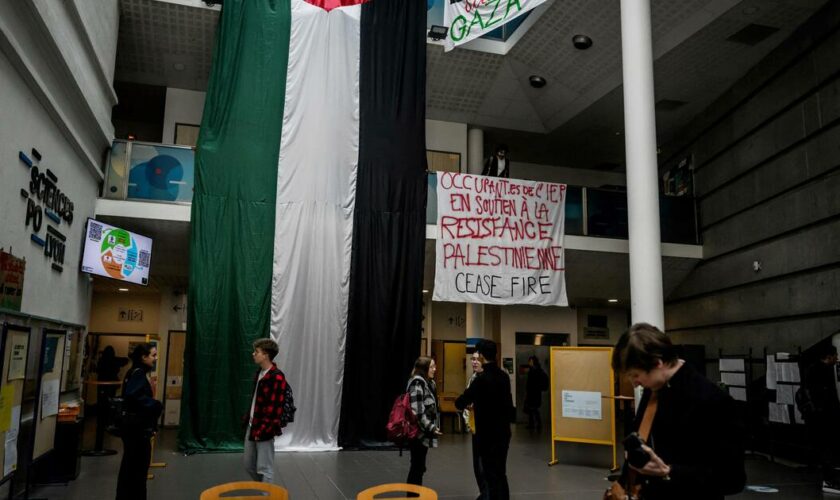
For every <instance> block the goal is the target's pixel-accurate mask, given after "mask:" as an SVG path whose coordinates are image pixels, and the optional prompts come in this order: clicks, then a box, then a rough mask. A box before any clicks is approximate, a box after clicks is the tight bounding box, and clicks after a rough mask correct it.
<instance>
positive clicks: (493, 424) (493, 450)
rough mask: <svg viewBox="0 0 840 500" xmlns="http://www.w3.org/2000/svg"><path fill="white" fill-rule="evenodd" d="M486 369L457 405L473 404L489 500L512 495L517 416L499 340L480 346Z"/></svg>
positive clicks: (479, 452) (478, 350) (476, 441)
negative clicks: (510, 458)
mask: <svg viewBox="0 0 840 500" xmlns="http://www.w3.org/2000/svg"><path fill="white" fill-rule="evenodd" d="M476 351H477V352H478V355H479V361H480V362H481V365H482V372H481V373H480V374H479V375H478V376H477V377H476V378H475V380H474V381H473V382H472V383H471V384H470V386H469V387H467V389H466V390H465V391H464V393H463V394H461V395H460V396H458V399H456V400H455V406H456V407H457V408H458V409H459V410H463V409H464V408H466V407H468V406H469V405H471V404H472V405H473V410H474V411H475V440H474V445H477V446H478V455H479V459H480V462H481V466H482V468H483V471H484V479H485V481H486V482H487V491H486V493H487V498H488V499H489V500H497V499H503V500H507V499H508V498H510V491H509V488H508V481H507V452H508V447H509V446H510V424H511V423H512V422H513V421H514V419H515V417H516V409H515V408H514V406H513V398H512V397H511V395H510V378H509V377H508V374H507V373H505V372H504V371H502V369H501V368H499V366H498V365H497V364H496V343H495V342H493V341H492V340H481V341H480V342H479V343H478V346H476Z"/></svg>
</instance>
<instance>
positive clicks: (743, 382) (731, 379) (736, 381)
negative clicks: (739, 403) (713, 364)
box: [720, 372, 747, 387]
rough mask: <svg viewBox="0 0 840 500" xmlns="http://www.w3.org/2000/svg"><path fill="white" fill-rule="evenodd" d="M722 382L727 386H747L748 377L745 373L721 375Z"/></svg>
mask: <svg viewBox="0 0 840 500" xmlns="http://www.w3.org/2000/svg"><path fill="white" fill-rule="evenodd" d="M720 381H721V382H723V383H724V384H726V385H735V386H738V387H746V386H747V376H746V375H745V374H743V373H726V372H724V373H721V374H720Z"/></svg>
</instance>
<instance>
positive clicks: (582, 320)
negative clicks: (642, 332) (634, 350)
mask: <svg viewBox="0 0 840 500" xmlns="http://www.w3.org/2000/svg"><path fill="white" fill-rule="evenodd" d="M590 314H592V315H600V316H606V317H607V328H608V329H609V338H608V339H606V340H600V339H587V338H584V333H585V332H584V330H585V328H586V322H587V316H589V315H590ZM577 315H578V316H577V318H578V329H577V335H578V337H577V342H576V343H575V345H596V346H604V347H612V346H614V345H615V343H616V342H618V338H619V337H620V336H621V334H622V333H624V331H625V330H627V327H628V326H630V325H629V324H628V319H629V318H628V314H627V311H625V310H623V309H612V308H610V309H607V308H601V309H590V308H579V309H578V310H577Z"/></svg>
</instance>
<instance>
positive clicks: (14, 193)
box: [0, 52, 97, 325]
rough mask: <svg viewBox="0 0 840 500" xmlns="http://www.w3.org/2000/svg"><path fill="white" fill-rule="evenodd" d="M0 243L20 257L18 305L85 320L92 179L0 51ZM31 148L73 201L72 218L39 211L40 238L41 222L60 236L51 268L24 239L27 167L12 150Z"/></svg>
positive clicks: (28, 232)
mask: <svg viewBox="0 0 840 500" xmlns="http://www.w3.org/2000/svg"><path fill="white" fill-rule="evenodd" d="M0 88H2V89H3V90H2V98H0V247H4V248H5V249H6V251H7V252H8V251H9V248H11V249H12V253H13V254H14V255H15V256H16V257H21V258H25V259H26V274H25V280H24V286H23V299H22V304H21V311H22V312H24V313H27V314H32V315H36V316H43V317H47V318H53V319H57V320H61V321H66V322H69V323H76V324H81V325H84V324H86V323H87V316H88V305H89V300H90V283H89V280H88V276H87V275H84V274H82V273H81V272H79V261H80V259H81V252H82V231H83V230H84V224H85V220H86V219H87V217H92V216H93V213H94V204H95V201H96V194H97V180H96V178H95V177H94V176H93V175H91V173H90V171H89V170H88V168H87V167H86V166H85V164H84V162H85V161H84V159H81V158H79V156H78V155H77V154H76V153H75V151H74V149H73V147H72V146H71V145H70V144H68V142H67V141H66V140H65V137H64V135H63V134H62V133H61V132H60V131H59V130H57V128H56V125H55V123H54V122H53V120H52V118H51V117H50V115H49V113H47V111H46V110H45V109H44V108H43V107H42V106H41V105H40V104H39V102H38V100H37V99H36V98H35V96H34V95H33V94H32V92H31V91H30V89H29V87H28V85H27V82H26V81H25V80H24V79H23V78H22V77H21V75H20V74H19V73H18V72H17V71H16V69H15V68H14V67H13V66H12V64H11V63H10V62H9V59H8V57H7V56H6V55H5V53H3V52H0ZM33 147H34V148H36V149H37V150H38V151H39V152H40V153H41V155H42V157H43V161H42V162H41V167H42V168H49V169H50V170H51V171H52V172H53V173H54V174H55V175H56V176H57V177H58V187H59V189H61V191H62V192H63V193H65V194H66V195H67V196H68V197H69V198H70V199H71V200H72V202H73V203H74V210H73V222H72V224H67V223H66V222H65V221H61V223H60V224H55V223H54V222H53V221H51V220H50V219H48V218H47V217H43V222H42V225H41V229H40V231H39V232H38V235H39V237H41V238H46V234H47V226H51V227H54V228H55V229H56V230H58V231H59V232H61V233H62V234H63V235H64V236H65V237H66V238H67V241H66V242H65V245H66V246H65V248H66V249H65V255H64V266H63V267H64V270H63V271H62V272H60V273H59V272H56V271H54V270H53V269H52V268H51V261H50V260H48V258H47V257H45V256H44V249H43V247H40V246H38V245H36V244H34V243H33V242H32V241H31V240H30V235H31V234H32V233H33V227H32V225H31V224H30V225H29V226H27V225H26V224H25V221H26V210H27V202H28V201H27V199H25V198H23V197H22V196H21V195H20V190H21V189H25V190H27V191H28V190H29V181H30V176H31V171H30V169H29V168H28V167H27V166H26V164H24V163H23V162H21V161H20V160H19V159H18V152H20V151H23V152H24V153H25V154H27V155H29V156H30V157H31V156H32V155H31V149H32V148H33ZM40 205H41V206H42V207H43V203H40Z"/></svg>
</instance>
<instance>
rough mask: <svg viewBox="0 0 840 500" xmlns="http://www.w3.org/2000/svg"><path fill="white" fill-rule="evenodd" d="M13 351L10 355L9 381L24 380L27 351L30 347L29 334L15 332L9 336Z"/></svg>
mask: <svg viewBox="0 0 840 500" xmlns="http://www.w3.org/2000/svg"><path fill="white" fill-rule="evenodd" d="M9 342H11V344H12V345H11V349H12V353H11V355H10V357H9V375H8V377H7V379H8V381H9V382H11V381H12V380H22V379H23V378H25V377H26V353H27V351H28V349H29V335H27V334H26V333H21V332H15V333H12V334H11V335H10V336H9Z"/></svg>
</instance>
